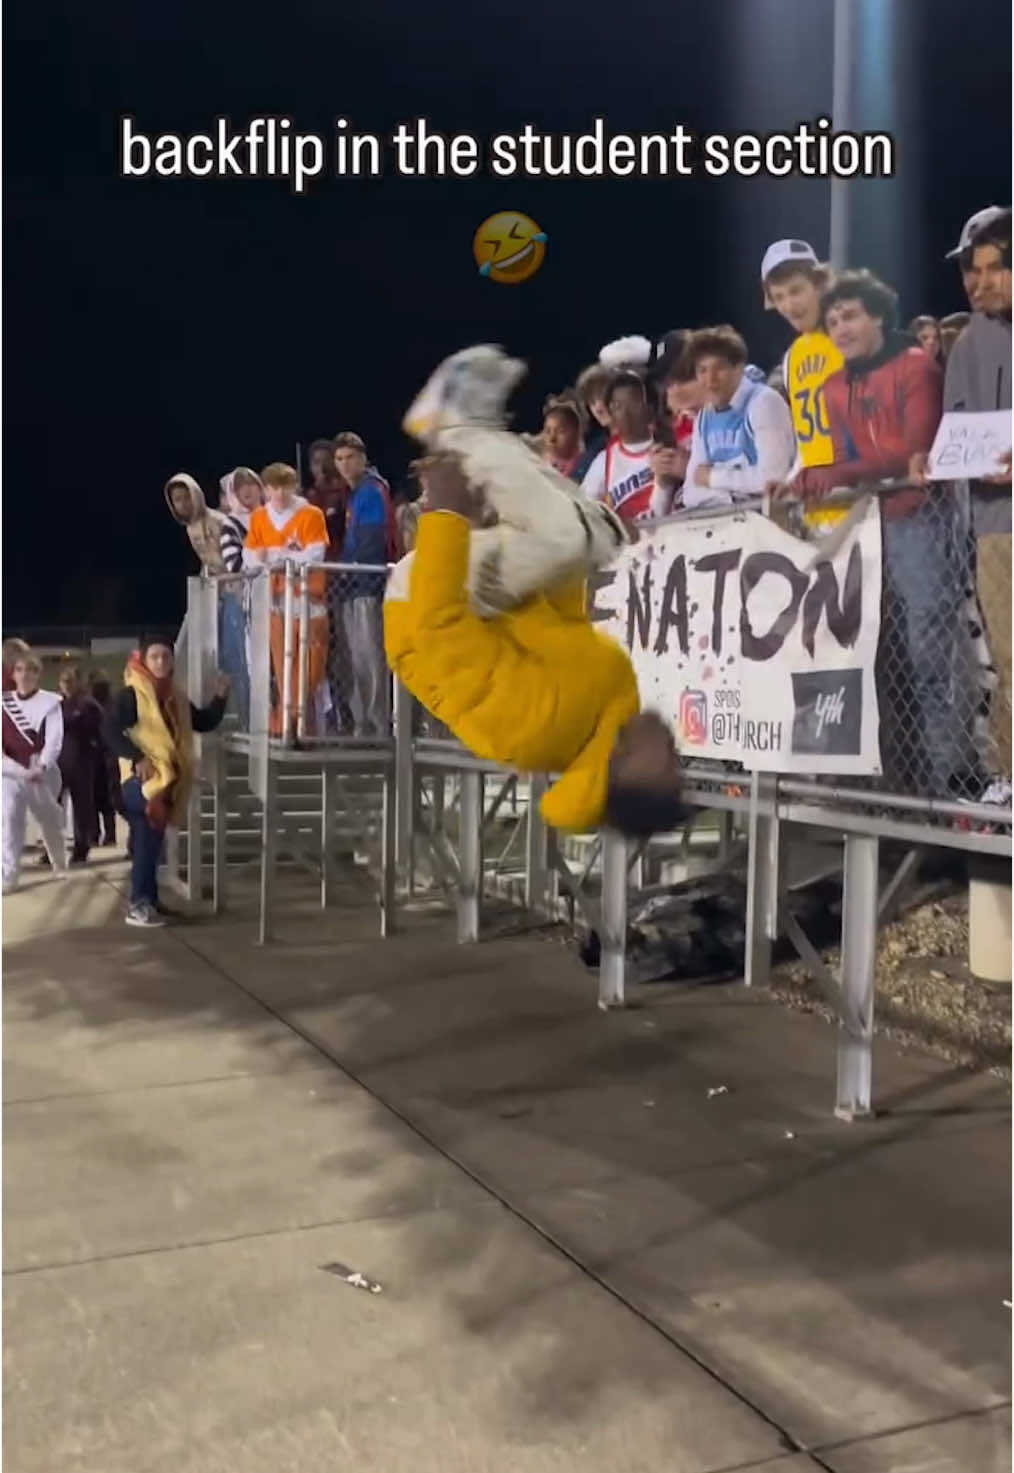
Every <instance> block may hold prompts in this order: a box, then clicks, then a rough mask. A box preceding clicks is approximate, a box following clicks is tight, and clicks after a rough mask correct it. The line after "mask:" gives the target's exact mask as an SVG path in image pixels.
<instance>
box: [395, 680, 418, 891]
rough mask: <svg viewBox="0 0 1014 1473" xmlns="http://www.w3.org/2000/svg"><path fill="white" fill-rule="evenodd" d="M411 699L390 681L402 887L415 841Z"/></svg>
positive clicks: (407, 882)
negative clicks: (391, 684) (392, 690)
mask: <svg viewBox="0 0 1014 1473" xmlns="http://www.w3.org/2000/svg"><path fill="white" fill-rule="evenodd" d="M414 707H415V702H414V701H413V699H412V695H411V693H410V692H409V690H408V688H407V687H406V686H404V685H402V683H401V681H400V680H396V681H395V682H394V768H395V774H394V782H395V862H396V864H397V868H398V875H399V878H400V880H401V883H402V885H403V886H405V888H406V889H409V890H410V889H411V888H412V884H411V874H412V857H413V848H414V843H415V834H414V828H415V804H416V774H415V764H414V762H413V760H412V755H413V754H412V718H413V716H414V714H415V711H414Z"/></svg>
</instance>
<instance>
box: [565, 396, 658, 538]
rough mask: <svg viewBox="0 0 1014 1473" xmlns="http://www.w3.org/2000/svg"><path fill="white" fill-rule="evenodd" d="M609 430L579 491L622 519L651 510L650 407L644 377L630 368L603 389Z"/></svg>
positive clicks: (632, 519) (634, 518)
mask: <svg viewBox="0 0 1014 1473" xmlns="http://www.w3.org/2000/svg"><path fill="white" fill-rule="evenodd" d="M606 408H607V409H608V410H609V414H610V418H611V421H612V425H613V433H612V435H611V436H610V437H609V440H608V441H607V443H606V446H605V449H604V450H600V451H599V453H598V455H596V457H595V459H594V460H593V461H592V463H591V465H590V467H589V469H588V473H587V475H586V476H585V478H584V480H583V481H582V482H581V489H582V490H583V491H584V494H585V495H586V496H588V497H590V499H591V500H592V501H604V502H606V504H607V505H608V506H611V507H612V509H613V510H614V511H615V512H616V513H617V514H618V515H619V516H621V517H622V518H623V520H624V521H625V522H636V521H640V520H642V519H643V518H645V517H648V516H650V514H651V499H652V493H653V491H654V489H655V472H654V471H653V469H652V450H653V448H654V438H653V433H652V420H653V415H652V409H651V405H650V403H649V400H648V390H647V386H646V385H645V382H644V379H643V378H642V377H641V375H640V374H638V373H635V372H634V371H633V369H623V368H621V369H618V370H617V371H616V372H615V373H614V374H613V376H612V378H611V379H610V381H609V384H608V386H607V388H606Z"/></svg>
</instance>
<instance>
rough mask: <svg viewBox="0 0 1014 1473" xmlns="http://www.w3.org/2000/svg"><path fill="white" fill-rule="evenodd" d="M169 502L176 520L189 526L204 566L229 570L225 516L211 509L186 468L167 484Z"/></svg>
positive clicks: (190, 536) (166, 490) (211, 570)
mask: <svg viewBox="0 0 1014 1473" xmlns="http://www.w3.org/2000/svg"><path fill="white" fill-rule="evenodd" d="M164 495H165V499H166V505H167V506H168V507H169V510H170V511H171V512H172V514H173V520H174V521H176V522H179V524H180V526H181V527H185V528H186V531H187V536H188V537H189V539H190V546H191V547H192V548H193V549H194V552H195V553H196V554H197V558H198V561H199V562H200V564H201V567H202V568H203V569H206V570H207V571H208V572H209V573H221V572H223V571H224V570H225V564H224V563H223V561H222V546H221V541H222V516H221V513H219V512H217V511H209V510H208V504H207V502H206V501H205V499H204V492H203V491H202V490H201V488H200V486H199V485H198V484H197V482H196V481H195V480H194V478H193V476H189V475H187V473H186V471H177V473H176V475H175V476H173V477H172V478H171V479H170V480H168V481H167V482H166V484H165V492H164Z"/></svg>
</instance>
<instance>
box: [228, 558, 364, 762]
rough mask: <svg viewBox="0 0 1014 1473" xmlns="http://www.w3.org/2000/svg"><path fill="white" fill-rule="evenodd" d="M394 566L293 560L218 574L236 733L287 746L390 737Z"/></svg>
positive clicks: (231, 723)
mask: <svg viewBox="0 0 1014 1473" xmlns="http://www.w3.org/2000/svg"><path fill="white" fill-rule="evenodd" d="M387 571H388V570H387V568H386V567H382V566H378V567H366V566H360V565H355V564H302V565H301V564H298V563H296V562H292V561H290V562H287V563H286V564H285V565H284V566H278V567H276V568H272V569H266V570H265V571H264V572H263V573H261V572H258V573H244V574H235V575H233V574H227V575H224V576H220V577H216V578H214V579H212V580H211V585H212V587H213V590H214V594H215V602H216V610H215V627H216V631H217V646H218V648H217V654H218V663H219V665H220V667H221V669H222V670H223V671H224V673H225V674H227V675H228V676H229V677H230V680H231V682H232V688H231V692H230V697H229V713H230V725H231V726H232V728H233V729H234V730H238V731H239V732H242V733H249V734H251V735H254V734H258V735H263V734H264V733H265V732H266V733H267V734H268V735H269V736H270V737H272V738H275V739H278V740H281V741H283V742H285V743H287V744H292V743H294V742H305V743H308V744H309V743H319V742H326V741H330V740H336V739H338V738H354V739H358V740H360V741H379V740H384V739H386V738H388V737H389V736H390V734H391V677H390V673H389V671H388V669H387V662H386V660H385V658H384V627H383V597H384V588H385V585H386V582H387Z"/></svg>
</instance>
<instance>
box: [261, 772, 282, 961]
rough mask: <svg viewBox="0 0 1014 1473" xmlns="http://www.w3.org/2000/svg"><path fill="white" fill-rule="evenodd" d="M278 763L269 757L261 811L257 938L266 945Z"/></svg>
mask: <svg viewBox="0 0 1014 1473" xmlns="http://www.w3.org/2000/svg"><path fill="white" fill-rule="evenodd" d="M276 783H277V764H276V763H274V762H272V761H271V760H270V758H269V760H268V763H267V769H266V772H265V781H264V807H263V810H262V813H261V895H260V922H259V929H258V935H257V940H258V941H259V943H260V945H261V946H264V945H265V944H266V943H267V942H268V941H270V940H271V939H272V934H273V928H272V899H273V895H272V891H273V890H274V883H275V861H276V852H277V848H278V819H277V814H276V811H275V808H276Z"/></svg>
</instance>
